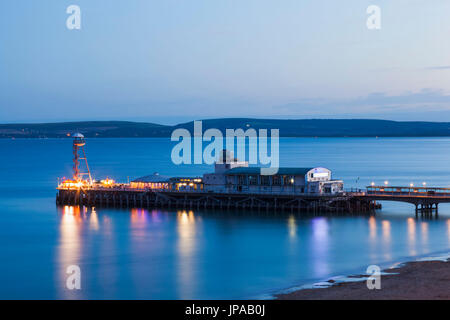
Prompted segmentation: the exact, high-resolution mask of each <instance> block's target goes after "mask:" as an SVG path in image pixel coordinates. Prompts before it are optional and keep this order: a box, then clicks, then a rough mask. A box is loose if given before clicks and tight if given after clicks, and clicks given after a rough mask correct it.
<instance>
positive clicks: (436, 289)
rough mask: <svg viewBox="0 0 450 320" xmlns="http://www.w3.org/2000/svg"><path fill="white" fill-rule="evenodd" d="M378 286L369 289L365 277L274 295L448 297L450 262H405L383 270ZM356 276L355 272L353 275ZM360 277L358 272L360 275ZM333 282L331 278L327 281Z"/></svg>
mask: <svg viewBox="0 0 450 320" xmlns="http://www.w3.org/2000/svg"><path fill="white" fill-rule="evenodd" d="M384 272H385V273H388V274H387V275H384V274H383V275H382V276H381V289H379V290H376V289H375V290H369V289H368V288H367V285H366V281H362V282H346V283H337V284H334V285H332V286H330V287H327V288H318V289H304V290H298V291H294V292H291V293H288V294H279V295H276V298H277V299H280V300H372V299H373V300H415V299H420V300H449V299H450V262H449V260H447V261H446V262H444V261H419V262H408V263H406V264H403V265H401V266H400V267H398V268H393V269H387V270H384ZM356 277H358V276H356ZM359 277H361V276H359ZM330 282H332V281H330Z"/></svg>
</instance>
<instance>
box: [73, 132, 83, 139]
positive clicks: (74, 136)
mask: <svg viewBox="0 0 450 320" xmlns="http://www.w3.org/2000/svg"><path fill="white" fill-rule="evenodd" d="M72 138H84V136H83V135H82V134H81V133H79V132H77V133H74V134H73V135H72Z"/></svg>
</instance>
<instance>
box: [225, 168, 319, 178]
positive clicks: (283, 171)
mask: <svg viewBox="0 0 450 320" xmlns="http://www.w3.org/2000/svg"><path fill="white" fill-rule="evenodd" d="M313 169H314V168H279V169H278V173H277V174H278V175H292V176H299V175H303V176H304V175H305V174H307V173H308V171H310V170H313ZM225 174H226V175H235V174H256V175H259V174H261V168H259V167H239V168H233V169H230V170H227V171H225Z"/></svg>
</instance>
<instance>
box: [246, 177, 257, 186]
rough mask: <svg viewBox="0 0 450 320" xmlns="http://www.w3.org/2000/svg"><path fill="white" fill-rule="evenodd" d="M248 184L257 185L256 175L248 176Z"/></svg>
mask: <svg viewBox="0 0 450 320" xmlns="http://www.w3.org/2000/svg"><path fill="white" fill-rule="evenodd" d="M248 184H249V185H251V186H255V185H258V176H255V175H250V176H248Z"/></svg>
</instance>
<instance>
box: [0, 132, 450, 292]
mask: <svg viewBox="0 0 450 320" xmlns="http://www.w3.org/2000/svg"><path fill="white" fill-rule="evenodd" d="M173 145H174V143H172V142H170V140H169V139H89V140H88V142H87V145H86V151H87V156H88V160H89V164H90V166H91V169H92V172H93V174H94V177H95V178H97V179H99V178H105V177H110V178H114V179H116V180H121V181H124V182H125V181H127V180H128V179H130V180H131V179H134V178H137V177H140V176H143V175H147V174H151V173H153V172H159V173H161V174H165V175H180V176H186V175H191V176H193V175H201V174H203V173H205V172H209V171H212V170H213V169H212V168H211V167H210V166H208V165H192V166H188V165H183V166H176V165H174V164H172V162H171V160H170V153H171V149H172V147H173ZM280 154H281V155H280V157H281V166H291V167H294V166H298V167H312V166H324V167H327V168H330V169H331V170H333V176H334V178H341V179H344V181H345V187H346V188H351V187H357V188H363V187H365V186H367V185H369V184H370V183H371V182H372V181H374V182H376V183H377V184H382V183H383V182H384V181H385V180H388V181H389V184H390V185H409V184H410V183H414V184H415V185H421V184H422V182H426V183H427V185H428V186H442V187H450V139H448V138H380V139H375V138H342V139H337V138H330V139H325V138H320V139H313V138H292V139H291V138H289V139H288V138H286V139H281V141H280ZM71 157H72V150H71V140H70V139H59V140H57V139H42V140H21V139H16V140H0V283H1V285H0V298H1V299H17V298H18V299H74V298H79V299H116V298H117V299H205V298H208V299H245V298H259V297H264V296H265V295H267V294H271V293H274V292H277V291H279V290H283V289H286V288H289V287H292V286H297V285H302V284H308V283H312V282H316V281H320V280H323V279H327V278H330V277H333V276H338V275H346V274H350V273H361V272H364V271H365V270H366V268H367V267H368V266H369V265H372V264H379V265H389V264H392V263H395V262H398V261H405V260H410V259H414V258H416V257H420V256H428V255H433V254H436V253H443V252H448V251H450V250H449V248H450V207H449V206H447V205H441V206H440V215H439V218H438V219H425V218H420V217H419V219H415V216H414V208H413V206H412V205H408V204H396V203H383V210H382V211H381V212H379V213H377V215H376V216H372V217H370V216H323V217H317V216H315V217H313V216H304V215H303V216H302V215H289V214H256V213H251V212H242V211H236V212H234V211H226V212H220V211H205V210H202V211H196V210H194V211H176V210H156V209H155V210H143V209H130V210H118V209H116V210H115V209H102V208H77V207H57V206H56V205H55V194H56V190H55V187H56V185H57V178H58V177H64V176H65V177H70V175H71V170H72V162H71ZM70 265H78V266H80V268H81V290H74V291H71V290H68V289H67V288H66V279H67V277H68V274H67V273H66V270H67V267H68V266H70Z"/></svg>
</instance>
